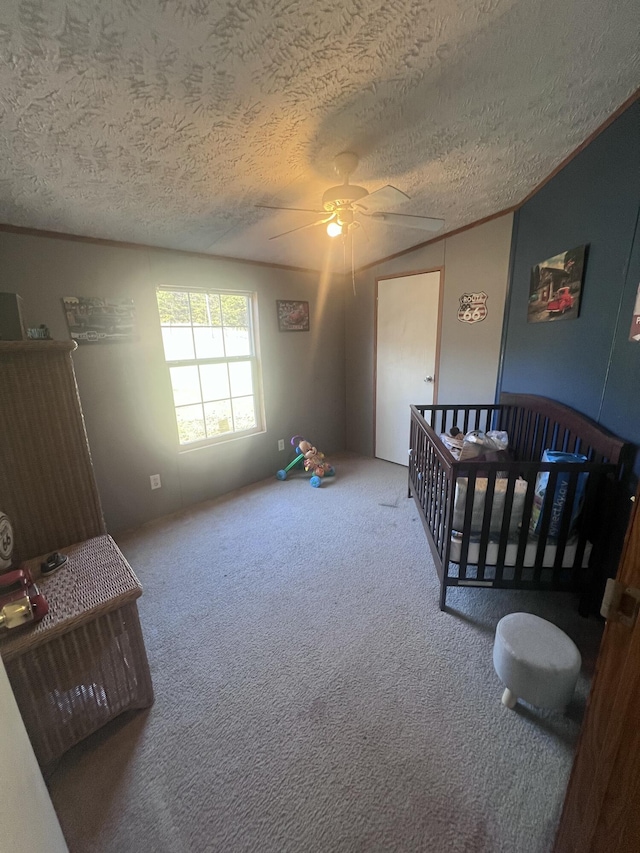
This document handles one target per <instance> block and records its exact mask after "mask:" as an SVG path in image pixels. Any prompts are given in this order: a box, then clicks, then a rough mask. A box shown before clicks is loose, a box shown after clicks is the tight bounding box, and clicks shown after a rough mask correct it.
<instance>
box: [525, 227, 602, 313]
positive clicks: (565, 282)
mask: <svg viewBox="0 0 640 853" xmlns="http://www.w3.org/2000/svg"><path fill="white" fill-rule="evenodd" d="M586 256H587V245H586V244H585V245H584V246H577V247H576V248H575V249H569V250H568V251H567V252H562V253H561V254H559V255H554V256H553V257H552V258H548V259H547V260H546V261H542V262H541V263H539V264H536V265H535V267H532V268H531V284H530V287H529V305H528V308H527V322H529V323H547V322H549V321H553V320H575V319H577V317H578V315H579V313H580V300H581V299H582V284H583V281H584V267H585V260H586Z"/></svg>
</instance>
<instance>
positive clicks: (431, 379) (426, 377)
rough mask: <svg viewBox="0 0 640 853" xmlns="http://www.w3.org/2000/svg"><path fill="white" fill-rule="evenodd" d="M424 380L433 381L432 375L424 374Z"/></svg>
mask: <svg viewBox="0 0 640 853" xmlns="http://www.w3.org/2000/svg"><path fill="white" fill-rule="evenodd" d="M424 381H425V382H433V376H425V378H424Z"/></svg>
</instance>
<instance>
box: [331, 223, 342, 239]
mask: <svg viewBox="0 0 640 853" xmlns="http://www.w3.org/2000/svg"><path fill="white" fill-rule="evenodd" d="M327 234H328V235H329V237H338V236H339V235H340V234H342V225H340V224H339V223H337V222H330V223H329V224H328V225H327Z"/></svg>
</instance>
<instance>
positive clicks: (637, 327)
mask: <svg viewBox="0 0 640 853" xmlns="http://www.w3.org/2000/svg"><path fill="white" fill-rule="evenodd" d="M629 340H630V341H636V342H637V343H640V284H638V289H637V291H636V304H635V307H634V309H633V317H632V318H631V331H630V332H629Z"/></svg>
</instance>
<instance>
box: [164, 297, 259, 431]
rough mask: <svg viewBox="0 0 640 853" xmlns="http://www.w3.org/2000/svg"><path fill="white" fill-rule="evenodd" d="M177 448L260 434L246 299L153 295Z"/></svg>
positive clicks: (255, 361) (253, 344) (249, 310)
mask: <svg viewBox="0 0 640 853" xmlns="http://www.w3.org/2000/svg"><path fill="white" fill-rule="evenodd" d="M157 298H158V310H159V312H160V325H161V327H162V340H163V342H164V356H165V360H166V362H167V365H168V368H169V375H170V377H171V386H172V388H173V403H174V406H175V411H176V421H177V424H178V436H179V438H180V444H181V445H197V444H211V443H214V442H216V441H221V440H224V439H226V438H230V437H233V436H237V435H248V434H250V433H255V432H260V431H261V430H262V429H263V426H262V414H261V413H262V400H261V395H260V381H259V365H258V358H257V354H256V339H255V334H254V327H253V304H254V296H253V294H251V293H239V292H233V293H230V292H227V293H225V292H223V291H216V290H178V289H177V288H164V287H160V288H158V290H157Z"/></svg>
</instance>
